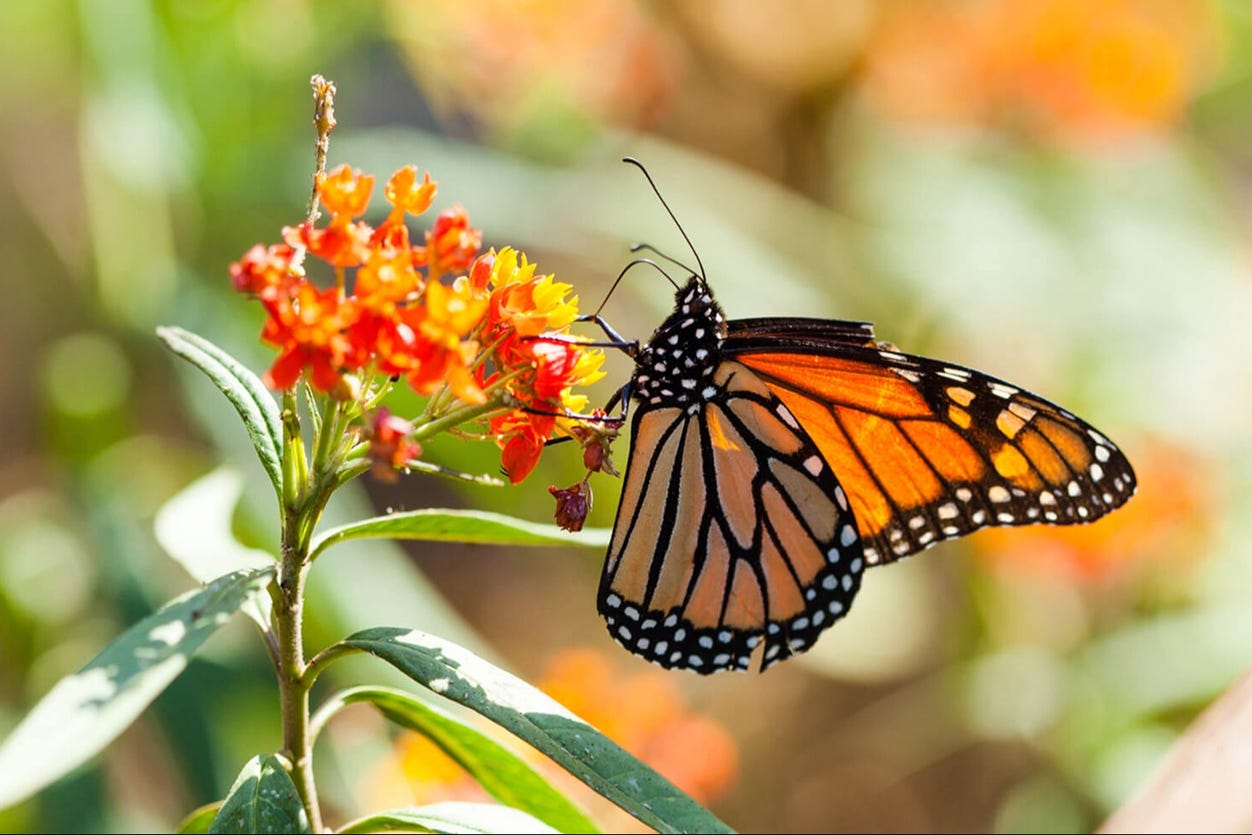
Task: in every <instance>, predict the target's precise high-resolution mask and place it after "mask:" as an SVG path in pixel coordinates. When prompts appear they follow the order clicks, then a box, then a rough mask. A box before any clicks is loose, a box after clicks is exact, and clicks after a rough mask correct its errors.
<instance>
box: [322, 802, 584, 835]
mask: <svg viewBox="0 0 1252 835" xmlns="http://www.w3.org/2000/svg"><path fill="white" fill-rule="evenodd" d="M395 830H403V831H405V832H449V833H475V832H516V833H519V835H521V833H531V832H533V833H548V832H559V831H560V830H557V829H553V828H552V827H550V826H548V825H547V824H545V823H544V822H543V821H540V820H535V819H534V818H533V817H531V816H530V815H528V814H526V813H525V812H519V811H518V810H516V809H510V808H509V807H508V806H497V805H495V804H494V803H465V802H448V803H432V804H431V805H429V806H416V807H412V808H409V809H392V810H390V811H388V812H378V813H377V814H373V815H370V816H368V817H364V818H359V819H357V820H354V821H353V822H352V823H349V824H347V825H346V826H344V827H343V828H342V829H340V830H339V831H340V832H341V833H350V832H393V831H395ZM575 831H577V830H575Z"/></svg>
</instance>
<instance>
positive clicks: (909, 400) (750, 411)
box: [598, 275, 1135, 674]
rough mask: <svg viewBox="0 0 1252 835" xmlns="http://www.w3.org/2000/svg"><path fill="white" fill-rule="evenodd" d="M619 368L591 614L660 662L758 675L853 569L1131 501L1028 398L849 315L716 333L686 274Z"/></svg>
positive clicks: (795, 641)
mask: <svg viewBox="0 0 1252 835" xmlns="http://www.w3.org/2000/svg"><path fill="white" fill-rule="evenodd" d="M635 360H636V367H635V372H634V375H633V378H632V381H631V389H630V391H631V394H630V396H631V399H632V401H633V402H634V404H635V410H634V414H633V417H632V420H631V427H632V429H631V443H630V452H629V454H628V458H627V464H626V472H625V476H624V483H623V489H622V499H621V503H620V505H619V507H618V514H617V519H616V521H615V523H614V528H613V536H612V539H611V542H610V545H609V551H608V555H607V558H606V561H605V567H604V572H603V576H602V580H601V584H600V592H599V598H598V606H599V610H600V612H601V614H602V615H603V616H604V618H605V620H606V623H607V625H608V628H609V631H610V634H611V635H612V636H613V638H614V639H615V640H616V641H617V642H618V643H620V644H622V646H624V647H625V648H626V649H628V650H630V651H631V652H633V653H635V654H637V655H640V656H641V657H643V658H646V659H648V660H650V661H653V662H655V663H658V664H660V665H661V666H664V667H668V668H682V669H690V670H694V671H696V672H699V673H702V674H708V673H712V672H716V671H719V670H726V669H740V670H744V669H748V668H749V667H750V666H751V663H752V660H751V659H752V655H753V653H754V651H756V649H757V648H758V646H763V649H762V650H761V668H762V669H763V670H764V669H767V668H768V667H770V666H772V665H773V664H775V663H777V662H779V661H781V660H784V659H785V658H788V657H790V656H791V655H794V654H796V653H799V652H803V651H804V650H806V649H808V648H809V647H810V646H812V644H813V643H814V642H815V641H816V640H817V638H818V637H819V636H820V634H821V633H822V632H823V631H824V630H825V629H826V628H827V627H829V626H830V625H831V624H833V623H834V622H835V621H836V620H838V619H839V618H840V617H842V616H843V615H844V614H846V612H847V611H848V609H849V608H850V606H851V604H852V600H853V598H854V597H855V595H856V593H857V591H858V589H859V588H860V583H861V576H862V573H863V571H864V569H865V568H866V567H868V566H870V565H874V564H880V563H884V562H889V561H892V560H895V559H899V558H900V557H903V556H907V555H909V554H912V553H916V552H918V551H921V550H924V549H926V548H929V547H931V546H932V545H935V544H937V543H938V542H940V541H942V540H944V539H950V538H953V537H957V536H961V535H964V534H966V533H969V532H971V531H973V530H977V529H979V528H982V527H987V526H991V525H1021V524H1030V523H1034V522H1042V523H1052V524H1071V523H1078V522H1087V521H1091V520H1093V519H1095V518H1097V517H1099V516H1101V515H1103V514H1104V513H1107V512H1108V511H1110V510H1112V509H1113V508H1115V507H1117V506H1119V505H1120V504H1122V503H1123V502H1124V501H1125V500H1126V499H1127V498H1129V496H1130V495H1131V494H1132V493H1133V492H1134V486H1135V480H1134V473H1133V471H1132V469H1131V467H1130V464H1129V462H1128V461H1127V460H1126V459H1125V456H1124V455H1122V453H1121V451H1120V450H1118V449H1117V447H1116V446H1114V445H1113V444H1112V443H1111V442H1110V441H1108V440H1107V438H1105V437H1104V436H1103V435H1101V434H1100V433H1099V432H1097V431H1096V430H1094V429H1093V428H1091V427H1090V426H1089V425H1087V424H1086V423H1085V422H1083V421H1082V420H1080V419H1079V418H1077V417H1075V416H1074V415H1073V414H1071V413H1070V412H1068V411H1066V410H1064V409H1062V408H1060V407H1058V406H1055V405H1054V404H1052V403H1049V402H1048V401H1046V400H1044V399H1042V398H1040V397H1038V396H1036V395H1033V394H1030V393H1029V392H1025V391H1023V390H1021V389H1020V388H1019V387H1016V386H1013V385H1011V384H1009V383H1006V382H1004V381H1002V380H998V379H996V378H994V377H991V376H989V375H985V374H982V373H980V372H977V371H974V370H972V369H967V368H964V367H961V366H957V365H952V364H949V363H944V362H941V361H938V360H932V359H928V358H925V357H917V356H911V355H908V354H903V353H900V352H899V351H897V350H895V349H894V347H893V346H887V345H885V344H884V343H878V342H876V341H875V339H874V332H873V328H872V326H871V325H869V324H868V323H865V322H848V321H827V320H816V319H799V318H797V319H788V318H770V319H749V320H737V321H736V320H731V321H728V320H727V319H726V318H725V317H724V315H723V314H722V310H721V308H720V307H719V306H718V304H717V302H716V300H715V299H714V298H713V295H712V293H711V291H710V290H709V288H708V286H707V284H706V282H705V281H704V279H703V278H701V277H699V276H695V275H693V276H692V277H691V278H690V279H689V280H688V282H687V283H686V284H685V285H684V286H683V287H681V288H679V290H678V292H677V294H676V296H675V305H674V310H673V312H672V313H671V314H670V316H669V317H668V318H667V319H666V320H665V321H664V322H663V323H662V324H661V326H660V327H658V328H657V330H656V331H655V333H654V334H653V335H652V338H651V339H650V340H649V341H648V342H647V344H646V345H644V346H642V347H641V348H640V349H639V350H638V352H637V354H636V357H635Z"/></svg>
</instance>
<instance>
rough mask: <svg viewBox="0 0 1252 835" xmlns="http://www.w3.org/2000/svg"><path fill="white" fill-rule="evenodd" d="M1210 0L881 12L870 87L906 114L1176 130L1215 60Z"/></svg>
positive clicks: (1025, 0)
mask: <svg viewBox="0 0 1252 835" xmlns="http://www.w3.org/2000/svg"><path fill="white" fill-rule="evenodd" d="M1218 31H1219V30H1218V26H1217V20H1216V16H1215V14H1214V10H1213V7H1212V4H1211V3H1209V2H1207V1H1206V0H1204V1H1202V0H1151V2H1142V1H1141V0H960V2H946V1H941V2H934V3H900V4H894V5H889V6H886V7H885V11H884V14H883V16H882V19H881V21H880V24H879V26H878V27H877V30H876V32H875V34H874V35H873V37H872V38H871V40H870V42H869V44H868V45H867V50H866V51H867V59H866V62H865V76H864V80H865V89H866V92H867V94H868V97H869V99H870V101H871V102H872V103H873V104H874V105H875V106H876V107H877V109H878V110H879V111H881V112H883V113H885V114H886V115H888V116H890V117H892V118H896V119H901V120H905V121H925V122H943V123H962V124H970V123H987V122H998V123H1000V124H1003V125H1009V126H1012V127H1014V128H1017V129H1024V130H1026V131H1028V132H1030V133H1031V134H1032V135H1034V136H1037V137H1039V138H1044V139H1062V140H1091V139H1102V138H1107V137H1110V136H1112V137H1116V136H1118V135H1120V134H1125V133H1131V132H1137V131H1143V130H1159V129H1163V128H1169V127H1170V126H1172V125H1174V124H1175V123H1176V122H1177V121H1178V119H1179V116H1180V115H1181V113H1182V110H1183V108H1184V107H1185V106H1186V105H1187V103H1188V101H1189V100H1190V98H1192V96H1193V95H1194V94H1195V92H1196V91H1197V90H1198V89H1199V88H1200V87H1201V86H1202V85H1203V83H1204V82H1205V81H1206V80H1207V79H1208V78H1209V77H1211V76H1212V74H1213V70H1214V69H1215V67H1216V65H1217V63H1218V61H1219V60H1220V58H1219V57H1215V56H1219V54H1220V49H1219V47H1220V44H1219V43H1218Z"/></svg>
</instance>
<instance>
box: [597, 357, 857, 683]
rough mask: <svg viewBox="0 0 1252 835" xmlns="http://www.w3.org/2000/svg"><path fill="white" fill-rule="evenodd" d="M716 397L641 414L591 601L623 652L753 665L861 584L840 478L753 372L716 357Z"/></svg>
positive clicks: (838, 606)
mask: <svg viewBox="0 0 1252 835" xmlns="http://www.w3.org/2000/svg"><path fill="white" fill-rule="evenodd" d="M712 385H713V386H714V387H715V388H716V393H713V394H712V396H711V397H708V398H706V399H704V400H702V401H700V402H697V403H694V404H691V405H687V406H676V405H663V406H660V407H653V408H644V409H641V410H639V411H637V412H636V413H635V416H634V418H633V422H632V435H631V447H630V455H629V457H628V460H627V465H626V475H625V479H624V484H623V488H622V498H621V503H620V504H619V506H618V511H617V520H616V522H615V523H614V527H613V539H612V542H611V543H610V546H609V552H608V558H607V560H606V561H605V566H604V574H603V578H602V580H601V584H600V593H599V600H598V603H599V609H600V613H601V614H602V615H603V616H604V617H605V619H606V621H607V624H608V628H609V632H610V634H611V635H612V636H613V638H614V639H615V640H616V641H617V642H618V643H620V644H621V645H622V646H624V647H625V648H626V649H628V650H630V651H631V652H633V653H635V654H636V655H640V656H642V657H644V658H646V659H648V660H650V661H653V662H656V663H658V664H660V665H661V666H663V667H681V668H687V669H692V670H695V671H696V672H699V673H705V674H707V673H712V672H715V671H717V670H724V669H733V668H737V669H747V668H748V667H749V665H750V663H751V658H750V656H751V654H752V652H753V650H754V649H755V648H756V647H757V646H758V645H760V644H761V643H762V641H763V642H764V651H763V661H762V669H765V668H768V667H769V666H771V665H773V664H775V663H777V662H778V661H781V660H783V659H784V658H787V657H788V656H790V655H792V654H794V653H797V652H802V651H803V650H805V649H807V648H808V647H809V646H810V645H811V644H812V643H813V642H814V641H816V640H817V637H818V635H819V634H820V633H821V631H822V630H823V629H825V628H826V627H827V626H829V625H830V624H832V623H833V622H834V621H835V620H837V619H838V618H839V617H841V616H842V615H843V614H844V613H845V612H846V611H847V609H848V607H849V606H850V604H851V602H852V598H853V596H854V595H855V594H856V592H857V589H858V588H859V587H860V581H861V571H862V570H863V568H864V561H863V557H862V552H861V543H860V540H859V537H858V534H857V530H856V526H855V524H854V523H853V517H852V514H851V511H850V508H849V504H848V499H847V497H846V495H845V494H844V492H843V489H842V488H841V487H840V485H839V482H838V480H837V479H836V477H835V474H834V472H832V470H831V468H830V466H828V465H827V464H826V462H825V460H824V459H823V457H822V455H821V454H820V453H819V451H818V448H817V446H816V445H815V444H814V442H813V440H812V439H811V438H809V436H808V434H807V433H806V432H805V431H804V429H803V428H801V425H800V422H799V421H797V420H796V418H795V416H794V415H792V413H791V412H790V411H789V410H788V408H787V407H786V406H785V405H784V404H783V403H782V401H780V400H779V399H778V398H777V397H776V396H775V395H774V394H773V393H771V392H770V390H769V389H768V388H766V386H765V385H764V384H763V383H762V382H761V380H760V379H758V377H757V376H756V375H755V374H753V373H752V372H751V371H750V370H748V369H747V368H745V367H744V366H743V365H740V364H738V363H735V362H722V363H721V364H720V365H719V366H718V367H717V369H716V371H715V372H714V374H713V378H712Z"/></svg>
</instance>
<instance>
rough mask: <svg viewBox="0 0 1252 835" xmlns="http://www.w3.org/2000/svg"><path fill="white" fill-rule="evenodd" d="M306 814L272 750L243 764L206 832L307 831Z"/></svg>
mask: <svg viewBox="0 0 1252 835" xmlns="http://www.w3.org/2000/svg"><path fill="white" fill-rule="evenodd" d="M310 831H311V830H310V828H309V817H308V815H306V814H305V812H304V804H303V803H301V802H300V795H299V794H298V793H297V792H296V785H295V783H293V782H291V776H290V775H289V774H288V773H287V769H285V768H283V763H282V760H280V759H278V757H275V756H274V755H273V754H264V755H260V756H256V757H253V758H252V759H250V760H248V762H247V763H245V764H244V767H243V770H242V771H240V772H239V776H238V777H236V778H235V784H234V785H233V786H231V787H230V791H229V792H228V793H227V794H226V800H224V801H223V802H222V808H221V810H220V811H218V813H217V817H215V818H214V819H213V824H212V825H211V826H210V827H209V832H214V833H244V832H258V833H282V832H310Z"/></svg>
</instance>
